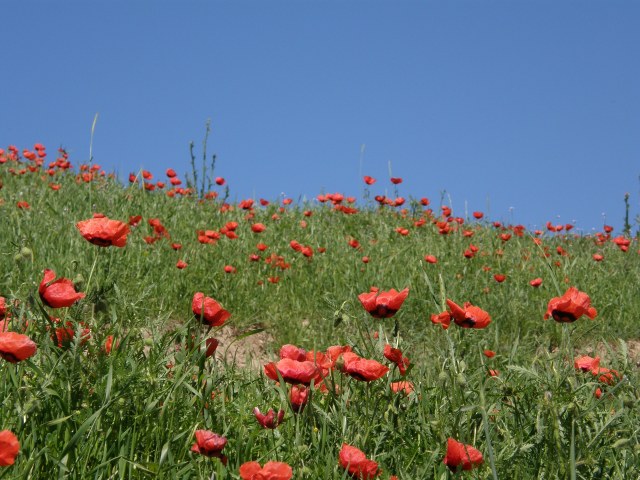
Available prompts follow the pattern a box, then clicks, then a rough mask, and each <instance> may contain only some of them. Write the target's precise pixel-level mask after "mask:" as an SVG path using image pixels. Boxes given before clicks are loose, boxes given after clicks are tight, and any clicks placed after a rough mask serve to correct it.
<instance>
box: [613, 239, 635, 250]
mask: <svg viewBox="0 0 640 480" xmlns="http://www.w3.org/2000/svg"><path fill="white" fill-rule="evenodd" d="M611 241H612V242H613V243H615V244H616V245H617V246H618V248H620V250H622V251H623V252H626V251H627V250H629V245H631V240H629V239H628V238H625V237H623V236H619V237H616V238H614V239H613V240H611Z"/></svg>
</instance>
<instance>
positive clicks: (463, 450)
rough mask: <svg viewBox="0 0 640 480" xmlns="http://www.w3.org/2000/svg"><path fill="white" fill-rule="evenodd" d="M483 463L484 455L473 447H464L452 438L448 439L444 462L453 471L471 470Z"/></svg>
mask: <svg viewBox="0 0 640 480" xmlns="http://www.w3.org/2000/svg"><path fill="white" fill-rule="evenodd" d="M483 461H484V459H483V458H482V453H480V452H479V451H478V450H476V449H475V448H473V447H472V446H471V445H464V444H462V443H460V442H458V441H456V440H454V439H453V438H451V437H449V438H448V439H447V454H446V455H445V457H444V460H443V462H444V464H445V465H446V466H447V467H449V469H450V470H451V471H453V472H456V471H458V470H471V469H472V468H473V467H475V466H478V465H481V464H482V462H483Z"/></svg>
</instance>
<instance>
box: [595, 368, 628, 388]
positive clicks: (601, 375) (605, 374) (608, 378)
mask: <svg viewBox="0 0 640 480" xmlns="http://www.w3.org/2000/svg"><path fill="white" fill-rule="evenodd" d="M591 373H592V374H593V375H594V376H596V377H598V380H599V381H601V382H602V383H606V384H607V385H613V384H614V383H615V382H616V380H618V379H620V378H621V377H622V375H620V372H618V371H617V370H613V369H610V368H604V367H595V368H593V369H592V370H591Z"/></svg>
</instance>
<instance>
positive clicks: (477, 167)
mask: <svg viewBox="0 0 640 480" xmlns="http://www.w3.org/2000/svg"><path fill="white" fill-rule="evenodd" d="M0 13H1V16H2V19H3V20H2V27H1V30H0V31H1V35H2V41H1V46H0V52H1V56H0V58H1V59H2V64H3V72H2V75H1V76H0V107H1V109H2V114H1V115H0V146H2V147H6V146H7V145H9V144H15V145H17V146H18V147H19V148H28V147H31V146H32V145H33V144H34V143H35V142H42V143H44V144H45V145H46V146H47V147H48V149H49V151H50V154H51V155H53V154H54V152H55V149H56V148H57V147H58V146H61V145H62V146H64V147H66V148H67V149H68V151H69V152H70V154H71V160H72V162H73V163H74V164H75V165H78V164H79V163H81V162H83V161H86V160H87V159H88V156H89V140H90V131H91V123H92V121H93V118H94V115H95V114H96V113H99V118H98V123H97V126H96V131H95V137H94V142H93V153H94V159H95V162H96V163H99V164H100V165H102V166H103V167H104V168H105V169H107V170H109V171H113V170H116V171H118V172H119V173H120V175H121V177H123V178H126V176H127V175H128V173H129V172H130V171H134V170H137V169H139V168H140V167H144V168H146V169H148V170H151V171H152V172H154V173H155V176H156V179H163V180H164V179H165V177H164V170H165V169H166V168H167V167H173V168H175V169H176V170H177V171H178V172H179V173H180V175H181V176H182V177H183V178H184V173H185V172H187V171H189V170H190V167H189V149H188V145H189V142H190V141H191V140H194V141H196V145H197V146H198V148H197V152H200V148H199V146H200V143H201V140H202V137H203V133H204V125H205V123H206V121H207V119H208V118H210V119H211V123H212V132H211V136H210V141H209V151H210V152H215V153H217V156H218V162H217V167H216V174H217V175H221V176H224V177H225V178H226V179H227V180H228V182H229V187H230V189H231V194H232V198H235V199H238V200H239V199H242V198H247V197H255V198H259V197H264V198H269V199H275V198H276V197H277V196H278V195H280V194H281V193H283V192H284V193H285V194H286V195H288V196H291V197H293V198H298V197H299V196H301V195H306V196H307V197H309V198H310V197H315V195H317V194H318V193H321V192H322V191H324V192H342V193H344V194H352V195H358V196H359V195H361V193H362V188H363V182H362V177H361V175H371V176H373V177H375V178H377V179H378V182H377V183H376V184H375V185H373V187H372V193H374V194H378V193H380V194H384V193H385V190H386V192H387V193H388V194H392V193H393V188H392V187H393V186H392V185H391V184H390V183H389V173H388V165H389V162H391V165H392V170H393V176H400V177H403V178H404V183H403V184H401V185H399V187H400V194H401V195H403V196H405V197H409V196H414V197H418V198H419V197H422V196H427V197H429V198H430V199H431V200H432V202H433V203H434V204H435V205H436V207H437V206H438V205H439V204H440V197H441V192H443V191H446V192H447V193H448V194H449V195H450V197H451V200H452V206H453V210H454V214H458V215H463V214H464V209H465V204H466V205H467V206H468V211H469V212H472V211H474V210H482V211H485V212H489V214H490V217H491V218H492V219H495V220H503V221H511V222H514V223H522V224H525V225H526V226H528V227H530V228H534V227H535V226H540V225H543V224H544V223H545V222H546V221H547V220H551V221H553V222H560V223H567V222H573V221H575V222H576V223H577V226H578V227H579V228H581V229H583V230H584V231H586V232H589V231H591V229H592V228H601V227H602V224H603V213H604V214H606V222H607V223H609V224H612V225H614V226H616V231H620V229H621V227H622V218H623V214H624V203H623V197H624V194H625V193H626V192H629V193H630V194H631V203H632V207H633V208H632V214H633V216H635V215H636V214H638V213H639V210H640V209H639V208H638V205H639V203H640V200H639V198H640V195H639V192H640V181H639V175H640V28H639V25H640V2H637V1H631V0H629V1H619V0H607V1H598V0H593V1H558V0H553V1H544V0H535V1H533V0H532V1H526V0H519V1H513V0H509V1H480V0H470V1H464V0H458V1H441V2H433V1H423V2H417V1H416V2H412V1H376V0H370V1H350V0H343V1H279V0H270V1H265V0H260V1H237V0H235V1H228V2H216V1H198V2H189V1H175V2H169V1H158V0H153V1H143V0H135V1H129V2H118V1H116V2H113V1H109V2H107V1H104V2H96V1H82V2H70V1H60V2H49V1H46V2H45V1H41V2H34V1H31V0H24V1H22V2H17V1H16V2H3V4H2V6H1V7H0ZM362 145H365V146H366V147H365V149H364V155H363V156H362V157H363V167H362V170H361V167H360V162H361V150H362ZM446 203H449V201H448V198H447V201H446Z"/></svg>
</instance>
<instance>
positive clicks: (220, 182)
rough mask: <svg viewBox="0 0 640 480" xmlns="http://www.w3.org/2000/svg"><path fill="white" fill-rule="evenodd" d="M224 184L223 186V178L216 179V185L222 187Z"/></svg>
mask: <svg viewBox="0 0 640 480" xmlns="http://www.w3.org/2000/svg"><path fill="white" fill-rule="evenodd" d="M224 184H225V179H224V178H222V177H216V185H224ZM241 208H242V207H241Z"/></svg>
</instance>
